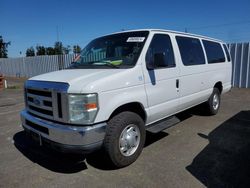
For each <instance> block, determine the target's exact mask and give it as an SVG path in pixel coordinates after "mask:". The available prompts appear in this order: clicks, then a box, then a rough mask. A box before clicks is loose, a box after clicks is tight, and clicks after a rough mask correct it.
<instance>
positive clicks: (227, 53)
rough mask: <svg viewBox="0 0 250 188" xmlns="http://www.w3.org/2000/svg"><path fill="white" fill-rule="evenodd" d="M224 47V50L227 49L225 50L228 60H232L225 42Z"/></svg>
mask: <svg viewBox="0 0 250 188" xmlns="http://www.w3.org/2000/svg"><path fill="white" fill-rule="evenodd" d="M223 48H224V50H225V52H226V55H227V60H228V61H231V57H230V54H229V51H228V48H227V46H226V45H225V44H223Z"/></svg>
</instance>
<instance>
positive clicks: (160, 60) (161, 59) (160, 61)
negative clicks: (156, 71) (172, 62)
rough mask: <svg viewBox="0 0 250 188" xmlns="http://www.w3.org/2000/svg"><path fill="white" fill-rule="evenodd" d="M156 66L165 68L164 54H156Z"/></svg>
mask: <svg viewBox="0 0 250 188" xmlns="http://www.w3.org/2000/svg"><path fill="white" fill-rule="evenodd" d="M154 64H155V66H156V67H165V66H166V63H165V54H164V52H161V53H155V54H154Z"/></svg>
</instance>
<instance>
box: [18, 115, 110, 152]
mask: <svg viewBox="0 0 250 188" xmlns="http://www.w3.org/2000/svg"><path fill="white" fill-rule="evenodd" d="M20 115H21V121H22V126H23V127H24V129H25V130H26V131H27V132H34V133H36V134H37V135H38V136H39V142H40V145H43V144H46V145H48V144H49V145H50V146H52V148H54V149H56V150H59V151H62V152H82V153H89V152H91V151H92V150H95V149H98V148H99V147H100V146H101V145H102V143H103V140H104V136H105V129H106V123H99V124H95V125H88V126H81V127H80V126H69V125H67V124H63V123H54V122H51V121H47V120H44V119H41V118H38V117H34V116H32V115H31V114H29V113H28V112H27V111H26V110H23V111H22V112H21V114H20Z"/></svg>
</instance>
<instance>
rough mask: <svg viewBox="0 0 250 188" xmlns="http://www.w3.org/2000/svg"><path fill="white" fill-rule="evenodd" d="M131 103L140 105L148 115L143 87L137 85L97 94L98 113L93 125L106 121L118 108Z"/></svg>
mask: <svg viewBox="0 0 250 188" xmlns="http://www.w3.org/2000/svg"><path fill="white" fill-rule="evenodd" d="M132 102H138V103H140V104H141V105H142V106H143V107H144V110H145V112H146V114H147V115H148V110H147V109H148V108H147V107H148V105H147V96H146V92H145V88H144V85H137V86H133V87H128V88H122V89H117V90H112V91H105V92H102V93H100V94H99V111H98V114H97V116H96V119H95V123H97V122H102V121H106V120H108V119H109V117H110V116H111V114H112V113H113V112H114V111H115V110H116V109H117V108H119V107H120V106H122V105H124V104H128V103H132Z"/></svg>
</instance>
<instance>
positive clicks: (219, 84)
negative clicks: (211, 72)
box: [214, 81, 223, 93]
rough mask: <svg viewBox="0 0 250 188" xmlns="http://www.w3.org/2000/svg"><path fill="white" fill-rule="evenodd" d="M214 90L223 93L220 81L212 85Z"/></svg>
mask: <svg viewBox="0 0 250 188" xmlns="http://www.w3.org/2000/svg"><path fill="white" fill-rule="evenodd" d="M214 88H217V89H218V90H219V91H220V93H222V91H223V85H222V82H221V81H218V82H216V83H215V85H214Z"/></svg>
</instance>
